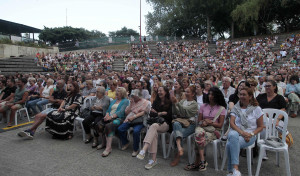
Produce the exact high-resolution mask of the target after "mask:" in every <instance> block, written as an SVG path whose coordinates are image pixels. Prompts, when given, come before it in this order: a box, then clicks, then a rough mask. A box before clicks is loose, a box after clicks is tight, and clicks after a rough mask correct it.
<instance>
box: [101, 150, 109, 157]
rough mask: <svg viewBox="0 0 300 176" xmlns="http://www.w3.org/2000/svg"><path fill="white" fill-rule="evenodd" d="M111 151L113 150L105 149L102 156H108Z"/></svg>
mask: <svg viewBox="0 0 300 176" xmlns="http://www.w3.org/2000/svg"><path fill="white" fill-rule="evenodd" d="M110 153H111V151H107V150H104V152H103V153H102V155H101V156H102V157H107V156H108V155H109V154H110Z"/></svg>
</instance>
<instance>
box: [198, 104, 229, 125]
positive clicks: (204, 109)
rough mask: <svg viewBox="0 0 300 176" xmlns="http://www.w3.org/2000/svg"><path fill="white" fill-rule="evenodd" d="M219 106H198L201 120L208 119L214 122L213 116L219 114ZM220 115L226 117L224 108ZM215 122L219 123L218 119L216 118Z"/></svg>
mask: <svg viewBox="0 0 300 176" xmlns="http://www.w3.org/2000/svg"><path fill="white" fill-rule="evenodd" d="M220 107H221V106H218V105H215V106H213V107H211V106H210V105H209V104H202V105H201V106H200V110H199V114H202V116H203V120H204V119H210V120H214V118H215V115H216V114H217V113H218V112H219V110H220ZM220 115H224V116H225V115H226V109H225V108H224V109H223V111H222V112H221V114H220ZM216 122H219V118H217V120H216Z"/></svg>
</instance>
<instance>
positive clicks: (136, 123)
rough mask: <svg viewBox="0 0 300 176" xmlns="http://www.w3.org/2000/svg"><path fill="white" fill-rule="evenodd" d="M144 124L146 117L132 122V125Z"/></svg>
mask: <svg viewBox="0 0 300 176" xmlns="http://www.w3.org/2000/svg"><path fill="white" fill-rule="evenodd" d="M143 122H144V116H141V117H138V118H135V119H134V120H133V121H131V122H130V124H131V125H138V124H142V123H143Z"/></svg>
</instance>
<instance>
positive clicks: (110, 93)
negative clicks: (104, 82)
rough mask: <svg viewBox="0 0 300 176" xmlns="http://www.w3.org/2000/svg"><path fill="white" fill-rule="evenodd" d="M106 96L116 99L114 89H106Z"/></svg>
mask: <svg viewBox="0 0 300 176" xmlns="http://www.w3.org/2000/svg"><path fill="white" fill-rule="evenodd" d="M107 96H108V97H109V98H112V99H116V91H114V92H113V91H111V90H108V91H107Z"/></svg>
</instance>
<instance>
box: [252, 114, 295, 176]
mask: <svg viewBox="0 0 300 176" xmlns="http://www.w3.org/2000/svg"><path fill="white" fill-rule="evenodd" d="M263 112H264V116H263V117H264V122H266V136H265V139H267V138H269V137H278V131H277V129H276V128H275V125H276V120H277V118H278V116H279V115H283V117H284V125H283V133H282V140H281V141H282V142H283V144H284V146H283V147H278V148H275V147H272V146H269V145H266V144H265V143H264V140H261V139H260V135H258V142H257V145H258V147H259V148H260V150H259V157H258V163H257V169H256V173H255V175H256V176H258V175H259V171H260V167H261V163H262V158H263V153H264V152H265V150H270V151H274V152H276V164H277V165H278V166H279V152H283V153H284V159H285V168H286V175H288V176H290V175H291V170H290V162H289V151H288V145H287V144H286V141H285V138H286V131H287V125H288V115H287V113H286V112H284V111H281V110H277V109H263Z"/></svg>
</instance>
